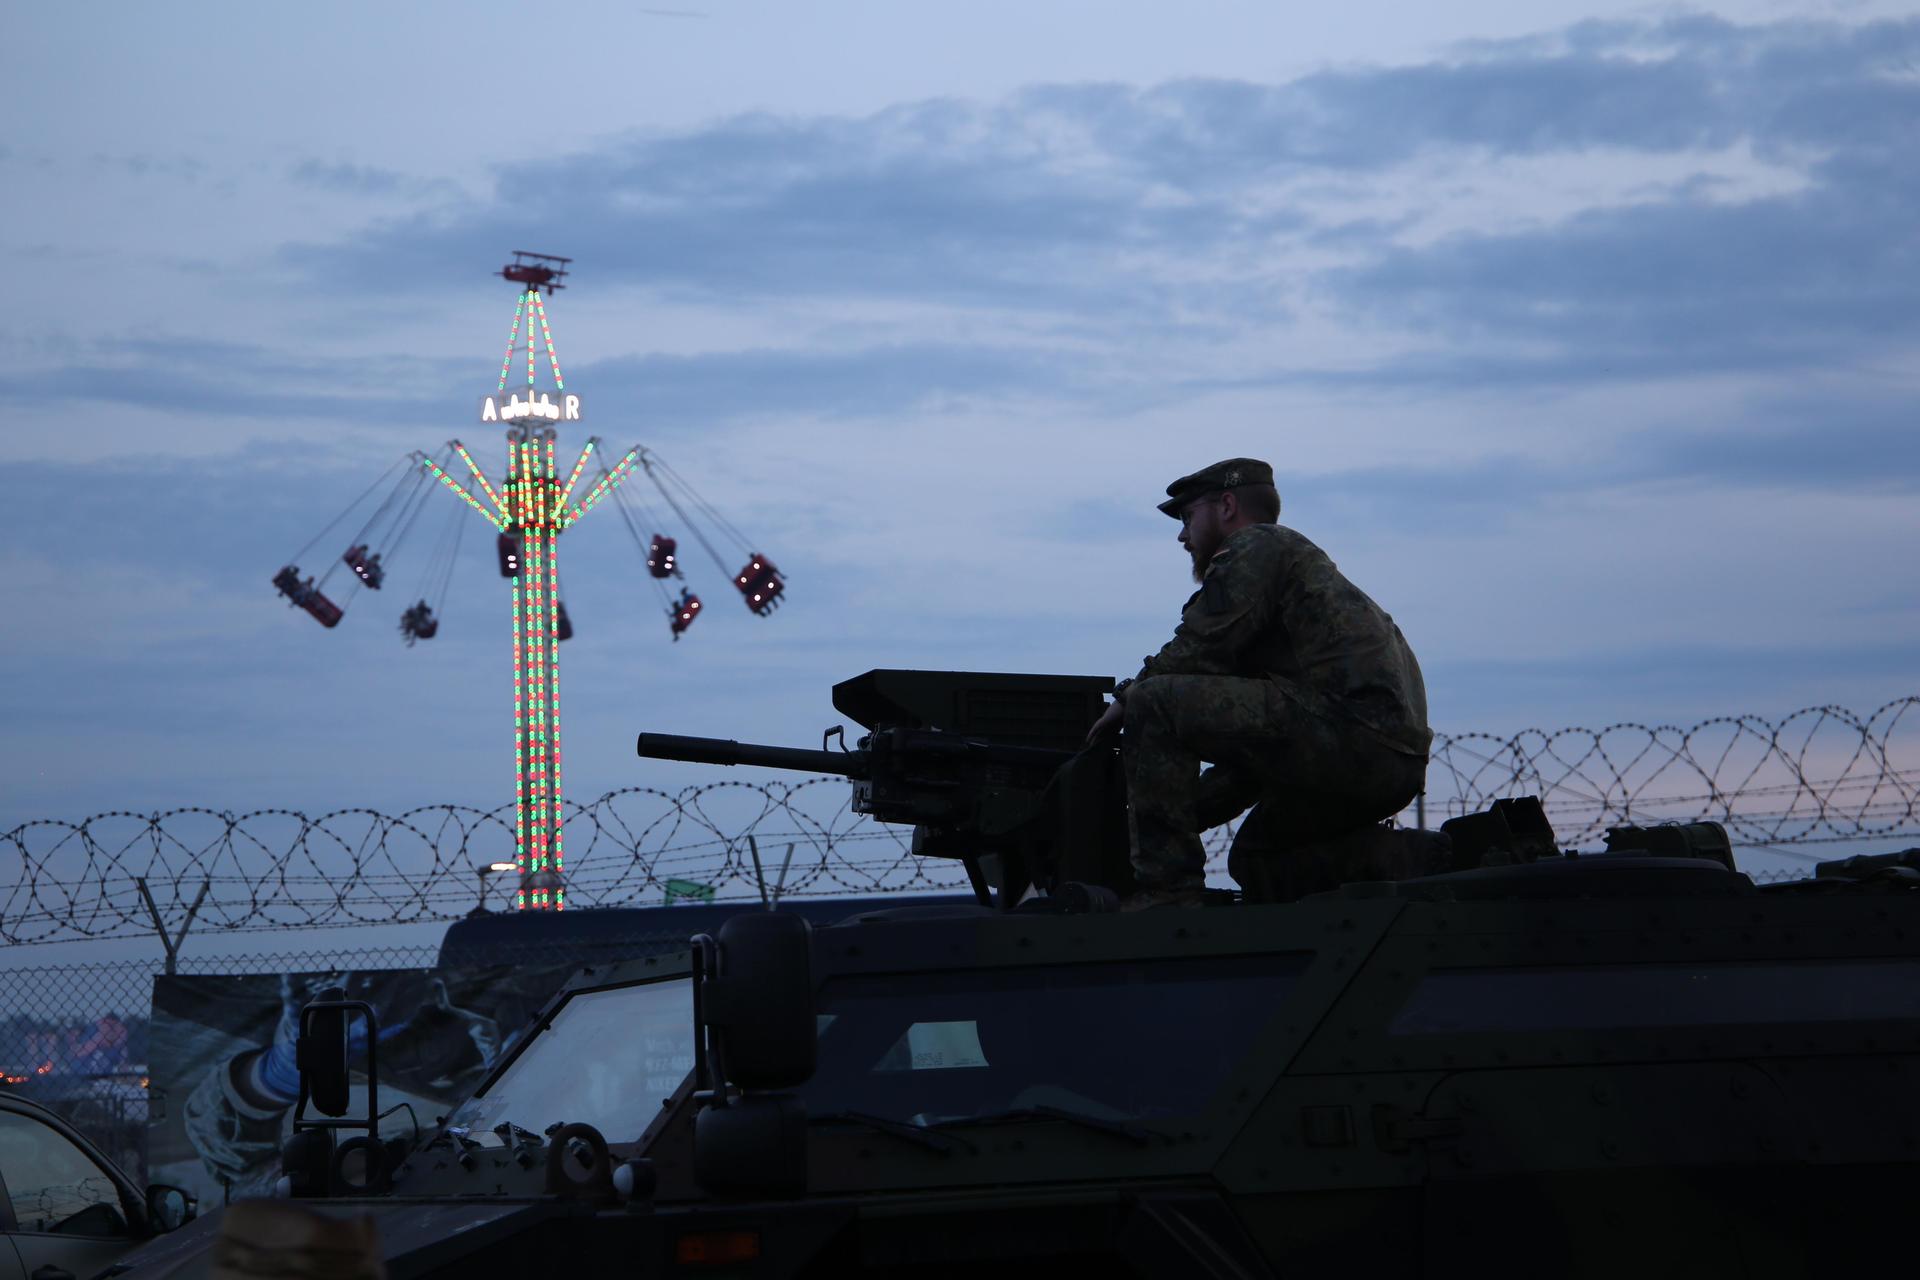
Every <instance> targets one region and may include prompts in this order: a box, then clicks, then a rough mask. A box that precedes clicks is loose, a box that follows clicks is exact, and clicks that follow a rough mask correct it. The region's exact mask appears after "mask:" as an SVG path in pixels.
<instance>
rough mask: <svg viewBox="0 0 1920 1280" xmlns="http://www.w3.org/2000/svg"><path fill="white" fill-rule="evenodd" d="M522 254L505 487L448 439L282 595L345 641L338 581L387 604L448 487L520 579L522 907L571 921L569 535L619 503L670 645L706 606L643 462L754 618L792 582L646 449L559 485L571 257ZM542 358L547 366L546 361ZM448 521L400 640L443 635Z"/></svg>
mask: <svg viewBox="0 0 1920 1280" xmlns="http://www.w3.org/2000/svg"><path fill="white" fill-rule="evenodd" d="M513 256H514V261H513V262H511V263H509V264H508V265H507V266H505V267H503V268H501V270H500V275H502V276H503V277H505V278H506V279H508V280H510V281H513V282H515V284H517V285H518V286H519V290H520V291H519V294H518V296H517V297H516V299H515V301H514V307H513V327H512V328H511V329H509V330H508V331H507V353H506V356H505V358H503V359H502V360H501V362H500V377H499V380H498V382H497V384H496V386H495V387H494V389H493V390H492V391H491V392H489V393H488V394H486V395H484V396H482V397H481V399H480V408H479V415H480V421H481V422H482V423H486V424H490V425H496V426H499V427H503V428H504V429H505V433H506V444H507V465H506V474H505V478H504V479H502V480H501V481H500V482H499V483H498V484H495V483H494V482H493V481H492V480H490V479H488V477H487V474H486V472H485V471H483V470H482V469H481V467H480V464H479V463H478V462H476V461H474V458H473V454H472V453H470V452H469V451H468V449H467V446H466V445H464V444H462V443H461V442H460V441H459V440H457V439H456V440H450V441H448V442H447V445H446V447H445V448H444V449H442V450H441V451H440V453H439V454H437V455H435V456H432V457H430V456H428V455H427V454H425V453H420V452H414V453H411V454H409V455H407V457H406V459H405V460H404V463H403V464H399V471H400V474H401V477H402V478H401V479H400V481H399V482H398V484H396V485H395V486H394V488H393V490H392V491H391V492H390V493H389V494H388V496H387V498H386V500H385V501H384V502H382V503H380V504H379V507H378V509H377V510H375V511H374V513H373V514H372V516H371V517H369V518H368V519H367V520H366V522H365V523H364V524H363V525H362V526H361V527H360V531H359V533H358V534H356V535H355V536H354V537H353V539H352V541H351V544H350V545H349V546H348V548H347V550H346V553H345V554H344V555H342V556H341V557H340V559H339V561H337V562H335V563H334V564H333V565H332V566H330V567H329V568H328V569H327V570H326V572H325V573H324V574H322V575H320V576H319V578H318V579H317V580H316V578H315V577H312V576H309V577H307V578H306V579H305V580H304V581H303V580H302V579H301V577H300V570H299V569H298V568H297V567H296V566H295V565H294V564H293V563H292V562H289V563H287V564H286V565H285V566H284V567H282V568H281V569H280V570H279V571H278V572H277V573H275V574H274V576H273V585H274V587H275V589H276V590H277V591H279V592H280V594H281V595H283V596H285V597H286V598H287V600H288V601H289V603H290V604H292V605H293V606H294V607H296V608H300V609H304V610H305V611H306V612H307V613H309V614H311V615H312V616H313V618H314V620H315V621H317V622H319V623H320V625H322V626H324V627H328V628H332V627H335V626H337V625H338V624H339V622H340V620H341V618H342V616H343V615H344V614H345V611H346V608H345V602H344V600H343V601H342V602H340V603H336V602H335V600H334V599H333V597H331V596H329V595H328V594H327V590H328V588H327V583H328V578H329V576H330V575H332V574H333V573H334V572H336V571H337V569H338V567H339V565H340V564H345V565H346V566H348V567H349V568H351V569H352V571H353V575H352V576H351V577H350V578H348V579H347V583H348V589H349V591H350V592H353V593H357V592H358V591H359V590H360V589H361V588H363V587H364V588H366V589H368V590H371V591H379V590H380V589H381V584H382V582H383V581H384V580H385V578H386V575H387V571H388V568H389V566H390V565H391V562H392V558H393V555H394V553H396V552H397V551H398V550H399V547H400V545H401V543H402V542H403V541H404V540H405V539H406V537H407V534H408V531H409V530H410V529H412V528H413V526H414V524H415V523H416V522H417V520H418V517H419V514H420V511H421V508H422V507H423V506H424V504H425V503H426V501H427V496H426V495H427V493H428V491H430V490H432V489H434V488H436V487H439V486H445V487H446V488H448V489H451V490H452V491H453V492H455V493H457V494H459V495H460V497H461V498H463V499H464V500H465V501H466V503H467V505H468V506H470V507H472V508H473V509H474V510H475V511H477V512H479V513H480V516H481V518H482V519H484V520H486V521H487V523H489V524H491V525H492V526H493V528H494V532H495V534H496V540H495V541H496V547H497V551H498V556H499V567H500V575H501V576H502V577H504V578H509V579H511V580H512V592H511V596H512V613H513V769H514V866H515V868H516V869H517V870H518V871H519V873H520V885H519V889H518V891H517V892H516V894H515V896H514V906H515V907H516V908H517V909H520V910H533V911H558V910H561V909H562V908H564V907H565V906H566V889H565V871H566V861H565V850H564V849H563V847H562V831H563V828H564V825H565V815H564V813H563V811H562V807H561V792H560V760H561V753H560V642H561V641H562V640H565V639H567V638H568V637H570V636H571V635H572V634H573V624H572V622H571V621H570V620H569V618H568V617H567V606H566V604H565V603H564V602H563V601H562V600H561V598H560V577H559V552H558V547H559V540H560V535H561V534H562V533H565V532H566V531H567V530H568V529H570V528H572V527H573V526H574V525H575V524H577V523H578V522H579V521H580V520H581V519H582V518H583V517H584V516H585V515H586V514H587V512H589V511H591V510H593V508H594V507H595V506H596V505H598V504H599V503H600V502H601V501H602V500H604V499H605V498H607V497H608V496H609V495H612V496H613V497H614V500H615V501H614V505H615V506H616V507H617V508H619V510H620V513H621V517H622V523H624V524H625V525H626V526H627V528H628V530H629V532H631V533H632V535H633V537H634V541H635V543H636V546H637V547H638V549H639V551H640V554H641V556H642V557H643V559H644V563H645V566H646V572H647V575H648V577H649V578H651V579H652V580H653V586H654V588H655V590H656V591H658V592H659V595H660V600H661V603H662V604H663V605H665V606H666V614H667V620H668V626H669V628H670V630H671V632H672V634H673V638H674V639H675V640H676V641H677V640H679V639H680V637H681V635H682V634H683V633H684V632H685V631H686V630H687V628H688V627H690V626H691V625H692V624H693V622H694V620H695V618H697V617H698V616H699V614H700V610H701V603H700V598H699V597H698V596H696V595H694V594H693V592H692V591H691V590H690V589H685V588H683V589H681V591H680V594H679V597H678V598H677V599H675V598H674V597H673V596H672V594H671V593H670V591H669V588H668V584H669V583H670V582H677V581H679V580H681V579H682V578H683V577H684V574H683V573H682V571H681V568H680V566H679V563H678V561H677V560H676V557H675V551H676V546H677V544H676V542H675V540H674V539H673V538H670V537H668V536H666V535H665V534H664V533H660V532H655V533H653V534H652V535H651V537H648V536H646V535H644V534H642V532H641V530H642V529H643V528H645V526H646V524H648V523H651V524H653V525H654V527H655V529H659V528H661V527H663V526H662V525H661V523H660V522H659V520H658V518H657V516H656V515H655V513H654V512H652V511H651V510H650V509H649V508H648V506H647V505H646V503H645V502H644V501H643V500H641V499H640V498H639V497H638V496H637V495H636V494H634V493H632V492H631V491H630V490H626V491H623V490H622V489H621V484H622V482H623V481H625V480H626V479H628V478H629V477H630V476H631V475H632V474H633V472H634V470H635V468H636V464H637V466H638V468H639V469H640V470H642V471H643V472H644V473H645V474H646V476H647V478H648V479H649V480H651V481H652V483H653V485H654V487H655V488H656V489H658V490H659V496H660V497H661V498H662V499H663V500H664V501H665V503H666V504H667V507H668V508H669V509H670V510H671V512H672V514H673V516H674V517H676V518H677V519H678V521H679V523H680V525H681V526H682V527H684V528H686V529H687V530H688V531H689V532H691V533H692V534H693V536H694V538H695V539H696V541H698V542H699V544H700V545H701V547H702V548H704V549H705V551H706V552H707V554H708V555H710V556H711V557H712V558H713V560H714V562H715V564H716V565H717V566H718V567H719V569H720V572H722V573H723V574H724V573H728V569H727V565H726V562H725V558H724V557H723V555H722V553H721V551H720V549H719V547H718V546H716V545H715V540H716V539H719V540H721V541H732V542H734V543H735V544H736V545H737V546H738V547H739V549H740V550H741V551H742V552H744V554H745V555H746V563H745V567H743V568H741V569H740V570H739V571H737V572H733V573H731V574H729V576H730V577H731V578H732V580H733V585H734V588H735V589H736V590H738V591H739V592H740V597H741V600H742V601H743V602H744V603H745V604H746V606H747V608H748V610H749V611H751V612H752V613H754V614H755V615H757V616H759V617H766V616H768V615H769V614H770V613H771V612H772V611H773V610H774V609H775V608H776V607H778V605H779V603H780V600H781V598H782V597H783V596H784V594H785V592H786V582H785V580H784V579H783V578H782V576H781V574H780V571H779V570H778V569H777V568H775V567H774V564H773V562H772V561H771V560H769V559H768V558H767V557H766V556H764V555H762V554H760V552H759V551H757V550H753V549H752V544H751V543H750V542H749V541H748V540H747V538H746V537H745V535H744V534H742V533H741V532H740V530H739V529H738V528H736V527H735V526H734V525H733V524H732V523H731V522H730V521H728V520H727V519H726V517H725V516H724V515H722V514H721V513H720V511H719V510H718V509H717V508H716V507H714V505H713V504H712V503H710V502H708V501H707V500H706V499H704V498H702V497H701V496H700V495H699V494H698V493H697V492H695V491H694V489H693V486H692V485H691V484H689V483H688V482H687V481H686V480H685V479H684V478H683V477H681V476H680V475H679V474H678V473H677V472H675V471H674V470H673V468H671V467H669V466H668V465H667V464H666V462H665V461H664V460H663V459H661V458H660V457H659V455H657V454H655V453H653V452H652V451H651V450H648V449H646V448H643V447H641V446H639V445H635V446H634V447H633V448H632V449H629V450H628V451H627V452H626V454H625V455H624V456H623V457H621V459H620V460H619V461H618V462H617V463H615V464H614V465H612V466H611V467H609V466H608V465H607V462H606V457H605V453H604V451H603V450H602V449H601V447H600V445H601V441H600V438H599V437H598V436H590V437H588V439H587V440H586V442H585V444H584V445H583V446H582V448H581V450H580V455H579V457H578V458H576V459H575V460H574V462H573V465H572V466H571V467H570V468H569V469H568V470H567V472H566V475H565V479H562V478H561V469H560V466H559V457H558V449H559V439H558V437H559V427H560V425H561V424H563V423H570V422H579V421H580V420H581V402H580V396H579V394H578V393H577V392H573V391H568V390H567V384H566V381H565V379H564V378H563V377H562V376H561V373H560V357H559V355H558V353H556V352H555V350H554V346H553V332H552V330H551V328H550V327H549V326H548V323H547V308H546V304H545V303H544V302H543V301H542V299H541V296H540V295H541V290H543V289H544V290H546V292H547V293H548V295H549V296H551V294H552V293H553V292H554V291H555V290H557V289H562V288H565V287H566V286H565V285H563V284H562V283H561V280H562V279H563V278H564V277H565V276H566V274H567V264H568V262H570V261H571V259H568V258H559V257H554V256H552V255H550V254H540V253H527V252H524V251H521V250H515V251H514V255H513ZM536 326H537V327H538V329H539V334H538V336H537V337H536V336H535V333H534V330H535V327H536ZM543 348H544V350H545V352H546V359H545V361H544V362H543V361H542V360H541V359H540V352H541V350H542V349H543ZM523 354H524V364H525V368H526V374H527V376H526V381H525V382H524V383H521V382H519V381H518V379H517V378H516V377H515V370H516V369H517V368H518V367H519V366H520V364H521V363H522V356H523ZM542 363H544V364H545V366H546V368H547V369H548V371H549V372H550V373H551V375H552V386H551V387H542V386H541V385H540V382H539V375H540V369H541V365H542ZM509 384H512V385H509ZM456 459H458V462H457V463H456V461H455V460H456ZM590 463H591V464H594V465H595V466H596V468H597V470H598V476H597V478H594V479H592V481H591V483H590V485H589V487H588V488H587V490H586V492H585V493H584V495H583V496H580V497H579V498H577V499H576V497H575V493H576V491H577V490H578V488H579V486H580V484H581V480H582V477H583V476H584V475H585V474H586V472H587V468H588V465H589V464H590ZM461 465H464V467H465V471H466V474H465V475H464V476H461V475H456V474H455V473H456V472H457V471H458V470H459V469H460V467H461ZM389 474H390V475H391V474H393V473H392V472H389ZM436 481H437V482H438V485H436V483H435V482H436ZM378 483H379V482H377V481H376V488H377V486H378ZM371 492H372V490H369V494H370V493H371ZM367 496H368V495H362V498H361V499H358V500H356V503H355V504H354V505H352V506H349V507H348V509H347V511H345V512H342V513H341V515H340V516H338V517H335V520H334V523H333V524H331V525H329V526H328V527H327V529H325V530H322V531H321V533H320V535H319V536H318V537H316V538H315V539H314V540H313V541H312V542H310V543H308V544H307V546H306V547H305V548H302V549H301V551H300V552H298V553H296V555H295V556H294V557H293V559H295V560H299V559H303V558H305V556H306V553H307V552H308V551H309V550H311V549H312V548H313V547H315V546H317V545H318V544H319V543H320V542H321V541H322V540H323V539H325V538H326V536H327V533H328V532H329V531H330V530H332V529H333V528H334V527H336V526H337V525H338V524H339V523H340V522H341V521H342V520H345V519H347V517H348V516H349V515H351V514H352V513H353V512H354V511H355V510H357V509H359V504H360V503H361V502H363V501H364V500H365V498H366V497H367ZM449 514H450V515H451V516H453V517H454V523H453V525H452V526H451V527H450V530H449V532H450V533H451V534H452V537H450V538H447V539H443V541H442V544H441V547H440V549H439V550H437V551H435V553H434V556H433V559H432V560H431V561H430V563H429V565H428V570H427V575H426V579H425V583H424V584H423V585H424V586H425V587H426V593H425V594H424V595H422V597H421V599H420V601H419V603H418V604H416V605H413V606H411V607H410V608H408V609H407V610H406V612H405V613H403V614H402V615H401V620H400V630H401V634H402V635H403V636H404V637H405V638H406V641H407V644H408V645H409V646H412V645H413V644H414V643H415V642H416V641H419V640H430V639H432V638H433V636H434V635H436V634H437V633H438V631H439V627H440V623H439V620H438V619H437V618H436V617H435V616H434V610H435V609H436V608H438V607H439V605H440V603H441V602H442V601H444V598H445V594H446V588H447V584H448V582H449V580H450V579H451V577H452V573H453V564H454V560H455V558H456V557H457V554H458V550H459V537H458V533H459V525H460V520H461V517H459V514H458V512H457V511H454V512H450V513H449ZM696 516H697V517H698V519H697V520H696ZM702 523H705V524H707V525H708V526H710V533H711V536H710V534H709V533H708V532H702V529H701V524H702ZM383 561H384V563H383ZM429 597H431V599H429ZM347 598H348V599H350V598H351V597H350V596H349V597H347Z"/></svg>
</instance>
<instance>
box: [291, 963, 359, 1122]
mask: <svg viewBox="0 0 1920 1280" xmlns="http://www.w3.org/2000/svg"><path fill="white" fill-rule="evenodd" d="M346 998H347V993H346V992H345V991H344V990H342V989H341V988H339V987H328V988H326V989H325V990H323V991H321V992H320V994H319V996H318V997H317V998H316V999H315V1000H314V1003H315V1004H337V1003H338V1002H342V1001H344V1000H346ZM294 1060H295V1062H296V1063H297V1064H298V1065H299V1068H300V1079H301V1083H303V1084H305V1085H306V1087H307V1093H308V1095H309V1096H310V1097H311V1098H312V1099H313V1105H314V1109H315V1110H317V1111H318V1112H320V1114H321V1115H324V1116H339V1115H345V1114H346V1111H347V1100H348V1097H347V1011H346V1010H345V1009H341V1008H324V1009H314V1010H312V1011H311V1012H309V1011H306V1010H302V1016H301V1020H300V1038H299V1039H298V1040H297V1041H296V1042H295V1043H294Z"/></svg>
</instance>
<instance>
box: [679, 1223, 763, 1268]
mask: <svg viewBox="0 0 1920 1280" xmlns="http://www.w3.org/2000/svg"><path fill="white" fill-rule="evenodd" d="M759 1256H760V1233H759V1232H758V1231H699V1232H693V1233H691V1234H688V1235H684V1236H681V1237H680V1238H679V1239H678V1240H675V1241H674V1242H673V1260H674V1261H675V1262H677V1263H679V1264H680V1265H681V1266H683V1267H719V1266H725V1265H726V1264H728V1263H730V1262H751V1261H753V1260H754V1259H755V1258H757V1257H759Z"/></svg>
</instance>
